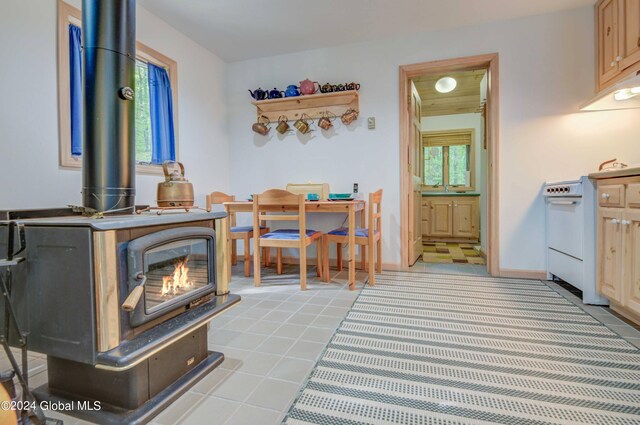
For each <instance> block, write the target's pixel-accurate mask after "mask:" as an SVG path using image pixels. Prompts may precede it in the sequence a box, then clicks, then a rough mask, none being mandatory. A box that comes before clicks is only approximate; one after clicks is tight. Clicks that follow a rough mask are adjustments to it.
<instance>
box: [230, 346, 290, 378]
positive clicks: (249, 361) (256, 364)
mask: <svg viewBox="0 0 640 425" xmlns="http://www.w3.org/2000/svg"><path fill="white" fill-rule="evenodd" d="M281 359H282V356H279V355H276V354H268V353H259V352H257V351H254V352H252V353H251V354H250V355H249V356H248V357H247V358H246V359H244V361H243V362H242V365H241V366H240V367H239V368H238V369H237V371H238V372H245V373H250V374H252V375H260V376H266V375H267V374H268V373H269V372H270V371H271V369H273V367H274V366H275V365H276V364H278V362H279V361H280V360H281Z"/></svg>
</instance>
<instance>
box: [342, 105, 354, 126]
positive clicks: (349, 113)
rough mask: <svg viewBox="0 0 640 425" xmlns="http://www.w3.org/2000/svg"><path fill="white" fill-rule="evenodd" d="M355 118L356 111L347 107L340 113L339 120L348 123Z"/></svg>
mask: <svg viewBox="0 0 640 425" xmlns="http://www.w3.org/2000/svg"><path fill="white" fill-rule="evenodd" d="M356 118H358V111H356V110H354V109H348V110H347V111H346V112H345V113H344V114H342V116H341V117H340V120H341V121H342V123H343V124H344V125H349V124H351V123H352V122H353V121H355V120H356Z"/></svg>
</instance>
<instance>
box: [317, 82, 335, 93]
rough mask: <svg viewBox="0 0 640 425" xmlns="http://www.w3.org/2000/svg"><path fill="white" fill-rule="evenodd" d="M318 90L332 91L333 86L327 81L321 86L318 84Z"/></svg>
mask: <svg viewBox="0 0 640 425" xmlns="http://www.w3.org/2000/svg"><path fill="white" fill-rule="evenodd" d="M320 91H321V92H322V93H331V92H332V91H333V86H332V85H331V84H329V83H325V84H323V85H322V86H320Z"/></svg>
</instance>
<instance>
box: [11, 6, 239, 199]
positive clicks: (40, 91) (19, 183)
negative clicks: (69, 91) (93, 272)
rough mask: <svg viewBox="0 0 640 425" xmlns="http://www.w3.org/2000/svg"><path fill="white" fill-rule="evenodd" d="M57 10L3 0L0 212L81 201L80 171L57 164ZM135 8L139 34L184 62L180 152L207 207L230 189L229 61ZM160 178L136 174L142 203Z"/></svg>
mask: <svg viewBox="0 0 640 425" xmlns="http://www.w3.org/2000/svg"><path fill="white" fill-rule="evenodd" d="M78 3H79V2H73V4H75V5H76V6H77V5H78ZM56 9H57V6H56V1H54V0H30V1H22V0H2V2H0V57H2V58H3V61H2V70H1V71H0V73H1V74H0V76H1V78H0V93H2V96H1V97H0V129H2V134H1V135H0V159H1V160H2V167H3V173H2V174H3V175H4V176H5V182H4V183H3V184H2V185H0V209H7V208H36V207H53V206H58V207H61V206H65V205H67V204H79V203H80V202H81V195H80V191H81V189H82V188H81V185H82V178H81V171H80V170H79V169H75V170H69V169H61V168H60V167H59V162H58V113H57V110H58V98H57V65H56V48H57V47H56V30H57V12H56ZM137 12H138V13H137V36H138V39H139V40H140V41H142V42H143V43H145V44H147V45H148V46H150V47H151V48H153V49H156V50H158V51H159V52H161V53H163V54H165V55H166V56H169V57H170V58H172V59H174V60H176V61H177V62H178V92H179V93H178V105H177V106H178V117H179V122H178V128H179V134H178V138H179V153H178V155H179V159H180V160H181V161H182V162H184V164H185V167H186V172H187V178H188V179H190V180H191V181H192V182H193V183H194V186H195V191H196V198H197V202H198V203H199V204H200V205H201V206H202V205H204V194H205V193H206V192H207V191H212V190H228V184H229V151H228V137H227V133H226V121H227V116H226V108H225V98H224V96H225V94H226V93H225V89H224V84H225V67H226V64H225V63H224V62H222V61H221V60H220V59H218V58H217V57H216V56H214V55H213V54H211V53H210V52H209V51H207V50H205V49H204V48H203V47H201V46H199V45H198V44H196V43H195V42H193V41H191V40H190V39H188V38H187V37H186V36H184V35H182V34H181V33H180V32H178V31H176V30H175V29H173V28H172V27H171V26H169V25H168V24H167V23H166V22H164V21H162V20H160V19H159V18H157V17H156V16H154V15H152V14H151V13H149V12H148V11H147V10H145V9H144V8H142V7H138V8H137ZM160 178H161V177H160V176H155V175H154V176H150V175H139V176H137V178H136V186H137V196H136V202H138V203H151V204H153V203H155V198H156V194H155V191H156V183H157V182H158V181H159V180H160Z"/></svg>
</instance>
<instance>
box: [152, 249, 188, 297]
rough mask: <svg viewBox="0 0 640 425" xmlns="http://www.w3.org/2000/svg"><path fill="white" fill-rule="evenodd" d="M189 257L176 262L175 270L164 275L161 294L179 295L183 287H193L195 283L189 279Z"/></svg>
mask: <svg viewBox="0 0 640 425" xmlns="http://www.w3.org/2000/svg"><path fill="white" fill-rule="evenodd" d="M188 262H189V259H188V258H185V259H183V260H181V261H178V262H177V263H176V267H175V270H174V271H173V274H172V275H171V276H163V278H162V290H161V291H160V294H161V295H162V296H165V295H179V293H180V290H181V289H188V288H193V286H194V283H193V282H192V281H191V279H189V266H188V264H187V263H188Z"/></svg>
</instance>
